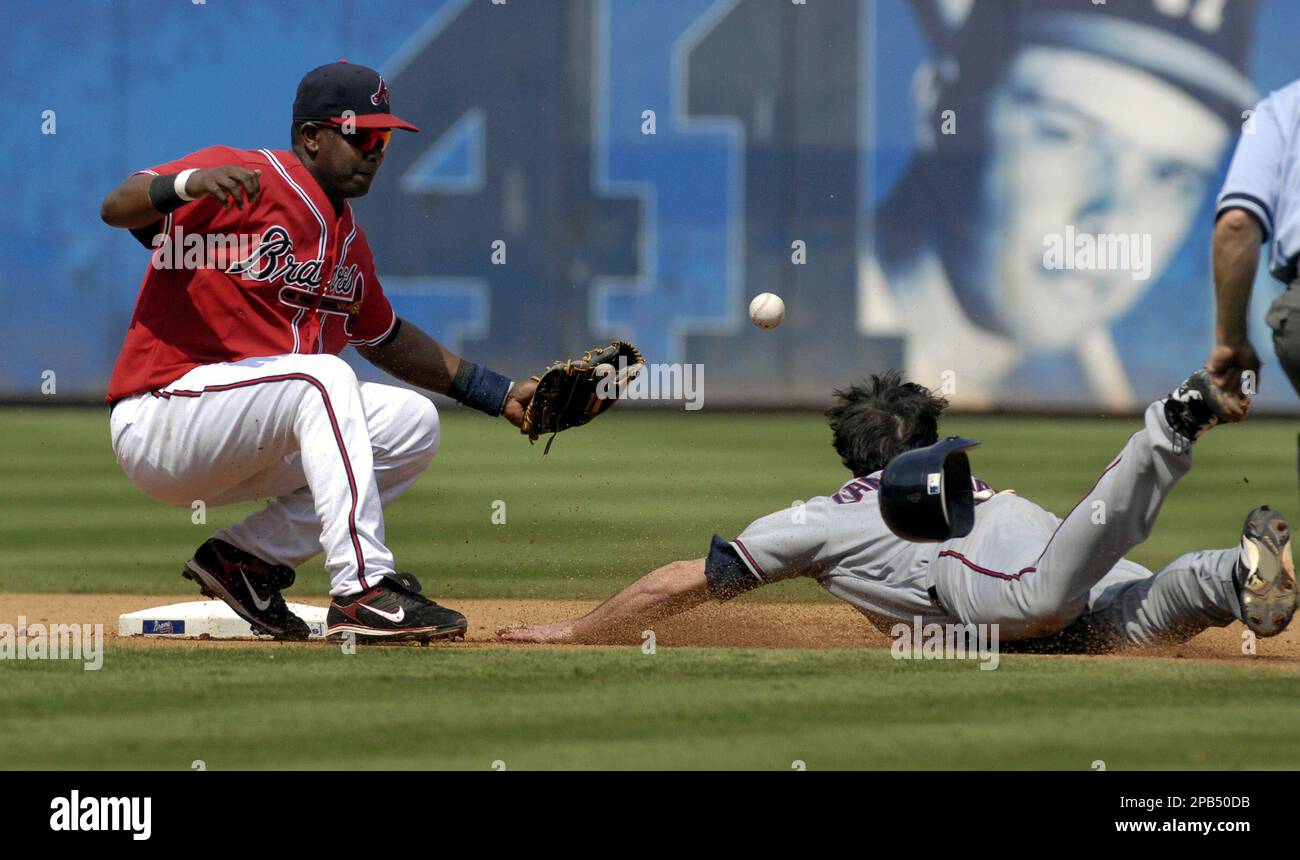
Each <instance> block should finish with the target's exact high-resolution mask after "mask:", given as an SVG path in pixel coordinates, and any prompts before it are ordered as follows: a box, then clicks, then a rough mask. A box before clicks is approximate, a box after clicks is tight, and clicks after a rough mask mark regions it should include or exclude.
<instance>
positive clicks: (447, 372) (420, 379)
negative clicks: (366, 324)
mask: <svg viewBox="0 0 1300 860" xmlns="http://www.w3.org/2000/svg"><path fill="white" fill-rule="evenodd" d="M359 351H360V353H361V355H362V356H363V357H364V358H365V359H366V360H367V361H369V362H370V363H371V364H373V365H375V366H376V367H378V368H379V369H380V370H383V371H385V372H387V373H390V374H392V375H393V376H395V377H397V378H398V379H400V380H402V381H403V382H409V383H410V384H412V385H418V386H419V387H421V388H424V389H427V390H429V391H433V392H436V393H438V394H446V395H449V396H452V397H456V398H457V399H458V400H462V401H463V398H462V396H461V394H462V392H461V389H462V388H464V387H465V385H466V383H465V382H464V380H465V379H466V378H467V377H469V376H471V368H473V365H471V364H470V363H469V362H467V361H464V360H463V359H461V357H460V356H458V355H456V354H455V353H454V352H452V351H451V350H449V349H447V348H446V347H445V346H443V345H442V344H440V343H438V341H436V340H434V339H433V338H432V337H430V336H429V335H428V334H426V333H425V332H423V331H421V330H420V328H419V327H417V326H416V325H414V324H413V323H411V322H409V321H408V320H402V323H401V327H400V328H399V329H398V331H397V334H396V336H394V337H393V339H392V340H390V341H389V342H388V343H385V344H383V345H381V346H374V347H363V348H361V349H360V350H359ZM458 380H459V382H458ZM536 388H537V382H536V381H535V380H532V379H527V380H524V381H522V382H515V383H513V384H512V385H511V386H510V389H509V392H508V393H507V394H506V396H505V403H504V405H503V406H502V407H501V414H502V415H503V416H504V417H505V418H506V420H507V421H509V422H510V423H511V424H514V425H515V426H516V427H518V426H520V424H521V423H522V421H523V416H524V410H525V408H527V406H528V402H529V401H530V400H531V399H532V396H533V391H534V390H536Z"/></svg>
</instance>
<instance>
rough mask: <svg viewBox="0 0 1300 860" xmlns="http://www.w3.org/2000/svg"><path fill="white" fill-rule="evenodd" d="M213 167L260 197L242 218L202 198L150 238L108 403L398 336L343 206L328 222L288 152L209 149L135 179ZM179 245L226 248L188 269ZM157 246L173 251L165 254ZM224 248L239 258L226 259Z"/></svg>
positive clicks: (320, 198)
mask: <svg viewBox="0 0 1300 860" xmlns="http://www.w3.org/2000/svg"><path fill="white" fill-rule="evenodd" d="M223 165H238V166H241V167H245V168H248V169H250V170H259V169H260V170H261V193H260V195H259V196H258V198H257V199H256V200H255V201H254V202H253V204H252V205H251V206H249V205H246V206H245V207H244V208H243V209H240V208H238V207H235V206H231V207H230V208H229V209H226V208H223V207H222V206H221V204H220V203H219V202H218V201H217V200H216V199H214V198H212V197H204V198H201V199H199V200H196V201H194V202H192V203H188V204H186V205H185V206H182V207H181V208H180V209H177V210H176V211H175V212H172V213H171V214H169V215H167V216H165V217H164V218H162V219H161V221H160V225H159V226H158V227H157V228H156V229H155V230H153V231H152V232H154V233H155V234H156V235H155V236H154V238H153V244H154V246H155V247H156V248H157V250H156V251H155V253H154V258H153V260H152V261H151V265H150V266H149V269H148V271H147V272H146V273H145V276H144V282H143V284H142V285H141V287H140V296H139V298H138V300H137V301H136V306H135V312H134V314H133V316H132V318H131V325H130V328H129V329H128V330H127V334H126V341H125V343H124V344H123V346H122V351H121V354H120V355H119V356H118V360H117V365H116V366H115V367H114V369H113V375H112V378H111V380H110V382H109V387H108V400H109V401H110V402H113V401H116V400H120V399H121V398H124V397H129V396H130V395H133V394H138V393H140V392H143V391H149V390H153V389H156V388H160V387H162V386H164V385H167V384H168V383H170V382H172V381H174V380H176V379H178V378H179V377H181V376H182V375H184V374H185V373H186V372H188V371H189V370H191V369H192V368H194V367H197V366H200V365H204V364H215V363H219V362H231V361H241V360H243V359H247V358H256V357H262V356H272V355H285V354H293V353H329V354H334V355H337V354H338V353H340V352H342V350H343V348H344V347H345V346H347V345H348V344H349V343H351V344H355V345H371V346H373V345H375V344H379V343H382V342H384V340H385V339H387V338H388V337H390V336H391V334H392V333H393V332H394V330H395V328H396V325H397V317H396V315H395V314H394V312H393V309H392V306H391V305H390V304H389V303H388V300H387V299H386V298H385V297H384V291H383V288H382V287H381V286H380V284H379V279H378V278H377V277H376V275H375V268H374V258H373V256H372V255H371V252H370V246H369V244H368V243H367V242H366V236H365V233H364V232H363V231H362V229H361V228H360V227H358V226H357V224H356V221H355V220H354V218H353V214H352V208H351V206H349V205H348V204H347V203H346V202H345V203H344V204H343V206H342V208H341V210H340V211H338V212H337V213H336V212H335V211H334V208H333V206H332V205H331V204H330V201H329V198H327V197H326V196H325V192H324V191H323V190H322V189H321V188H320V186H319V185H318V184H317V183H316V180H315V179H314V178H313V177H312V175H311V173H310V172H309V171H308V170H307V168H306V167H305V166H303V164H302V163H301V162H300V161H299V160H298V158H297V156H295V155H294V154H293V153H292V152H289V151H285V150H274V151H273V150H268V149H259V150H238V149H232V148H230V147H226V146H213V147H208V148H207V149H201V150H199V151H198V152H195V153H193V154H191V155H187V156H185V157H184V158H181V159H179V160H177V161H173V162H170V163H167V164H161V165H158V166H157V167H153V168H150V169H148V170H144V171H140V172H142V173H147V174H157V175H163V176H166V175H170V174H173V173H179V172H181V171H182V170H187V169H189V168H200V169H201V168H210V167H219V166H223ZM187 234H188V235H189V236H195V235H205V236H223V237H229V238H230V239H231V240H232V241H231V243H230V244H228V245H225V246H222V248H221V249H219V250H218V251H217V252H216V253H213V252H211V250H210V248H207V249H205V250H204V251H203V252H202V253H201V254H200V255H199V256H198V258H197V259H193V258H191V257H189V256H187V255H186V253H183V251H182V249H181V248H180V247H177V243H178V240H179V241H184V237H185V235H187ZM166 242H171V243H172V245H173V246H172V247H171V248H164V247H163V244H162V243H166ZM231 246H234V247H236V248H245V249H246V251H245V252H244V253H242V254H241V253H240V252H238V251H236V252H233V253H230V252H227V251H226V250H225V248H228V247H231ZM164 252H168V253H167V256H168V259H167V260H166V261H165V263H166V264H165V265H164V264H163V263H164V260H163V256H162V255H163V254H164ZM181 263H183V265H181Z"/></svg>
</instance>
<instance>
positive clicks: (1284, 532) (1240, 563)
mask: <svg viewBox="0 0 1300 860" xmlns="http://www.w3.org/2000/svg"><path fill="white" fill-rule="evenodd" d="M1233 579H1234V581H1235V582H1236V584H1237V596H1238V598H1239V599H1240V601H1241V617H1242V621H1244V622H1245V624H1246V626H1247V627H1249V628H1250V629H1251V630H1253V631H1254V632H1255V635H1256V636H1276V635H1277V634H1279V633H1281V632H1282V631H1283V630H1285V629H1286V626H1287V625H1288V624H1289V623H1291V616H1292V615H1294V614H1295V610H1296V597H1297V592H1296V579H1295V564H1294V562H1293V561H1292V558H1291V529H1290V527H1289V526H1288V525H1287V522H1286V520H1285V519H1284V518H1283V517H1282V515H1281V514H1280V513H1278V512H1277V511H1275V510H1273V509H1272V508H1270V507H1268V505H1264V506H1262V507H1258V508H1255V510H1253V511H1251V512H1250V515H1249V516H1247V517H1246V524H1245V526H1243V527H1242V529H1241V555H1240V556H1239V557H1238V559H1237V568H1236V570H1235V571H1233Z"/></svg>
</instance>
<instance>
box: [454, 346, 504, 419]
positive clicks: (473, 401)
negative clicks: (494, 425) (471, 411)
mask: <svg viewBox="0 0 1300 860" xmlns="http://www.w3.org/2000/svg"><path fill="white" fill-rule="evenodd" d="M510 386H511V382H510V378H509V377H508V376H502V375H501V374H499V373H497V372H496V371H495V370H489V369H488V368H486V367H483V366H481V365H478V364H475V363H473V362H472V361H466V360H465V359H463V358H462V359H461V360H460V369H459V370H457V371H456V378H455V379H453V380H452V381H451V388H449V389H448V390H447V395H448V396H449V397H452V398H455V399H456V400H459V401H460V402H461V403H464V404H465V405H466V406H471V407H473V408H475V409H477V410H479V411H480V412H486V413H487V414H488V415H491V416H493V417H496V416H498V415H500V414H501V410H502V409H504V408H505V405H506V395H508V394H509V393H510Z"/></svg>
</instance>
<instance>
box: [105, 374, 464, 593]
mask: <svg viewBox="0 0 1300 860" xmlns="http://www.w3.org/2000/svg"><path fill="white" fill-rule="evenodd" d="M110 425H111V433H112V443H113V452H114V454H116V456H117V461H118V463H119V465H121V467H122V470H123V471H124V472H126V474H127V476H128V477H129V478H130V479H131V481H132V482H133V483H134V484H135V485H136V486H137V487H139V488H140V489H141V490H143V491H144V492H145V493H147V494H148V495H150V496H152V497H153V498H155V499H157V500H159V501H161V502H165V503H167V504H170V505H176V506H178V507H187V508H188V507H192V506H193V503H194V502H196V501H202V502H203V503H204V504H205V505H207V506H208V507H217V506H220V505H227V504H232V503H235V502H243V501H251V500H253V499H262V498H268V497H269V498H270V499H271V501H270V503H269V504H268V505H267V506H266V507H265V508H263V509H262V510H260V511H258V512H257V513H254V514H252V515H251V516H249V517H248V518H247V519H245V520H244V521H243V522H241V523H239V524H237V525H234V526H231V527H230V528H224V529H220V530H218V531H217V532H216V533H215V534H214V535H213V537H217V538H220V539H222V540H225V541H228V542H230V543H231V544H234V545H235V546H237V547H239V548H240V549H242V550H244V551H246V552H249V553H252V554H253V555H255V556H257V557H259V558H262V559H265V560H266V561H269V562H273V563H276V564H284V565H288V566H289V567H293V568H296V567H298V566H299V565H301V564H303V563H304V562H306V561H307V560H308V559H310V558H312V557H313V556H315V555H316V553H318V552H320V551H321V549H322V548H323V549H324V551H325V569H326V571H327V572H328V573H329V576H330V593H331V594H332V595H335V596H342V595H347V594H356V593H359V592H361V591H364V590H366V589H367V588H370V587H371V586H373V585H375V584H376V583H377V582H378V581H379V578H380V577H382V576H384V575H385V574H391V573H393V554H392V553H391V552H390V551H389V550H388V547H387V546H386V545H385V543H384V515H383V507H384V506H385V505H387V504H389V503H390V502H392V501H393V500H394V499H396V498H397V497H398V496H399V495H401V494H402V493H403V492H404V491H405V490H406V489H407V488H408V487H409V486H411V484H412V483H414V482H415V479H416V478H418V477H419V476H420V474H421V473H422V472H423V471H424V470H425V468H427V467H428V465H429V462H430V461H431V460H432V459H433V456H434V454H436V453H437V451H438V443H439V425H438V412H437V409H435V407H434V405H433V404H432V403H431V402H430V401H429V400H428V399H427V398H425V397H423V396H421V395H420V394H417V393H415V392H412V391H407V390H405V389H402V388H397V387H394V386H391V385H380V384H377V383H369V382H368V383H365V384H359V383H358V382H357V377H356V374H355V373H354V372H353V371H352V368H351V367H349V366H348V365H347V363H346V362H344V361H343V360H342V359H341V358H339V357H338V356H335V355H296V354H295V355H279V356H271V357H266V358H250V359H246V360H244V361H237V362H230V363H221V364H206V365H202V366H200V367H196V368H194V369H193V370H191V371H189V372H188V373H186V374H185V375H184V376H182V377H181V378H180V379H177V380H176V381H175V382H173V383H171V384H170V385H167V386H166V387H164V388H162V389H159V390H157V391H153V392H145V393H143V394H138V395H135V396H134V397H129V398H126V399H124V400H122V401H121V402H119V403H118V404H117V405H116V406H115V407H114V408H113V413H112V418H111V421H110Z"/></svg>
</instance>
